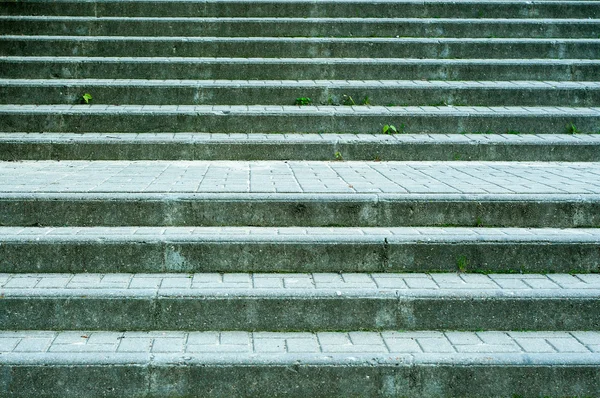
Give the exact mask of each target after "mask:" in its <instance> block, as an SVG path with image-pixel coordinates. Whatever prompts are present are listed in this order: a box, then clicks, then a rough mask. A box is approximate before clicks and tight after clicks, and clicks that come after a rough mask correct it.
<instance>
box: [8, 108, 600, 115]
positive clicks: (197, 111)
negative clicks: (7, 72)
mask: <svg viewBox="0 0 600 398" xmlns="http://www.w3.org/2000/svg"><path fill="white" fill-rule="evenodd" d="M48 112H52V113H53V114H80V115H93V114H114V115H119V114H129V115H145V114H153V115H159V114H162V115H168V114H188V115H210V114H214V115H222V114H228V115H234V114H235V115H240V116H241V115H261V116H268V115H307V116H309V115H314V116H334V115H336V116H353V115H365V116H366V115H373V116H377V115H382V116H402V115H406V116H415V115H436V116H443V115H448V116H452V115H456V116H469V115H480V116H484V115H489V116H530V117H556V116H560V115H564V116H600V108H579V107H509V106H507V107H484V106H440V107H437V106H372V105H354V106H332V105H314V106H313V105H310V106H297V105H0V114H5V115H6V114H44V113H48Z"/></svg>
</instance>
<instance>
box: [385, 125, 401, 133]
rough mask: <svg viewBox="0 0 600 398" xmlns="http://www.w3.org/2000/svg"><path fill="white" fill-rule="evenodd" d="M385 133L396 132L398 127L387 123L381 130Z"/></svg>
mask: <svg viewBox="0 0 600 398" xmlns="http://www.w3.org/2000/svg"><path fill="white" fill-rule="evenodd" d="M381 132H382V133H383V134H396V133H397V132H398V129H397V128H396V126H394V125H393V124H386V125H384V126H383V129H382V131H381Z"/></svg>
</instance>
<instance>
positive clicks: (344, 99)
mask: <svg viewBox="0 0 600 398" xmlns="http://www.w3.org/2000/svg"><path fill="white" fill-rule="evenodd" d="M342 105H348V106H352V105H356V102H354V100H353V99H352V97H351V96H349V95H344V96H343V97H342Z"/></svg>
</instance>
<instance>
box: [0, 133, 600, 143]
mask: <svg viewBox="0 0 600 398" xmlns="http://www.w3.org/2000/svg"><path fill="white" fill-rule="evenodd" d="M0 142H2V143H8V142H14V143H19V142H21V143H57V144H58V143H77V142H82V143H83V142H85V143H94V142H97V143H113V144H118V143H127V144H129V143H135V144H140V145H153V144H154V143H159V144H162V143H181V144H191V143H196V144H204V143H206V144H209V143H227V144H231V145H246V144H252V143H264V144H303V143H305V144H361V143H365V144H366V143H374V144H391V145H392V144H415V145H416V144H436V145H444V144H473V145H584V144H585V145H589V144H600V134H499V133H498V134H394V135H375V134H351V133H348V134H335V133H331V134H311V133H305V134H299V133H296V134H258V133H255V134H250V133H246V134H244V133H232V134H227V133H85V134H82V133H27V132H22V133H18V132H15V133H3V132H0Z"/></svg>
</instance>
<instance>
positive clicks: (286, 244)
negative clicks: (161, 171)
mask: <svg viewBox="0 0 600 398" xmlns="http://www.w3.org/2000/svg"><path fill="white" fill-rule="evenodd" d="M0 233H1V234H0V236H1V237H2V238H1V242H2V245H0V272H7V273H30V272H50V273H54V272H75V273H79V272H101V273H109V272H130V273H147V272H151V273H160V272H452V271H457V270H458V271H468V272H527V273H536V272H538V273H540V272H541V273H546V272H562V273H589V272H594V273H598V272H600V230H599V229H598V228H587V229H586V228H578V229H556V228H540V229H526V228H464V227H463V228H456V227H448V228H431V227H396V228H383V227H377V228H357V227H355V228H341V227H338V228H303V227H287V228H274V227H271V228H267V227H56V228H52V227H49V228H40V227H0Z"/></svg>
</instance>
